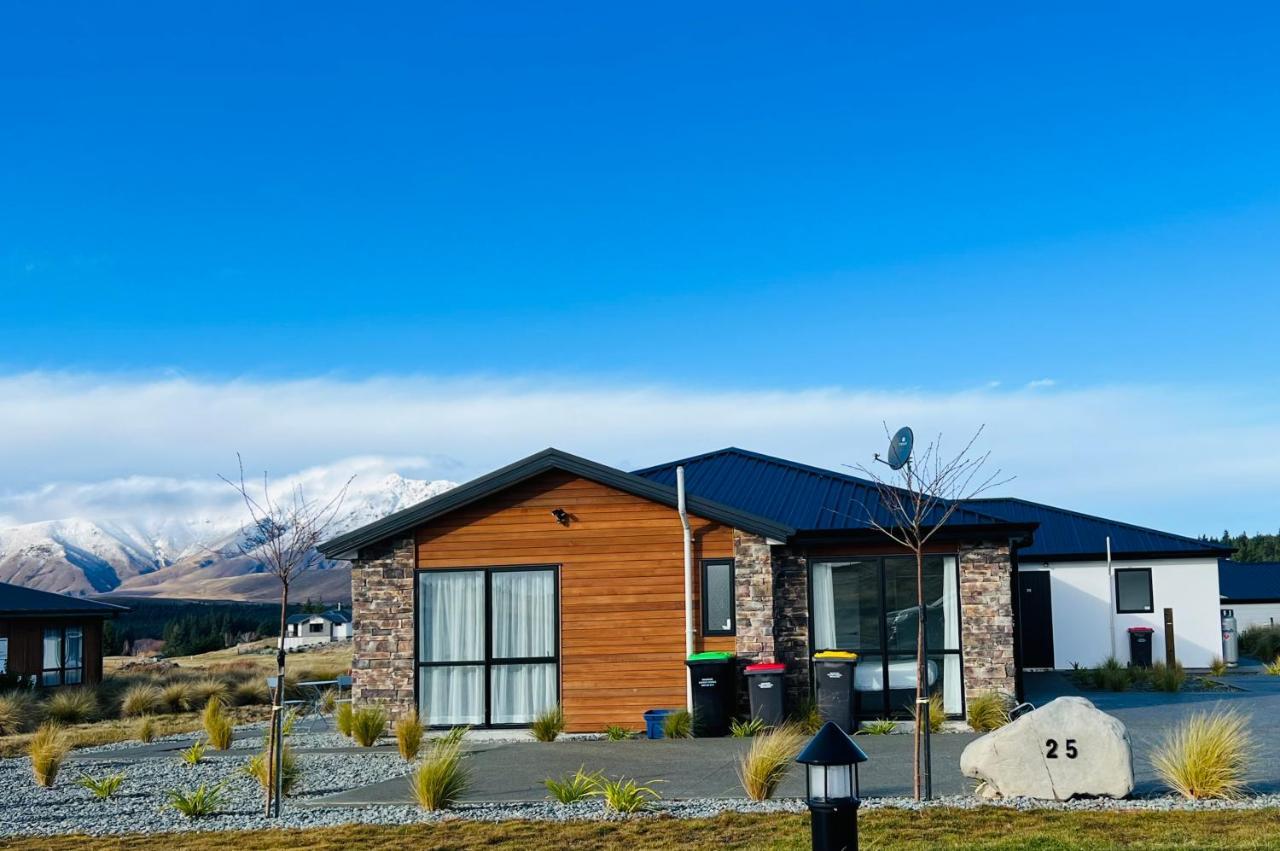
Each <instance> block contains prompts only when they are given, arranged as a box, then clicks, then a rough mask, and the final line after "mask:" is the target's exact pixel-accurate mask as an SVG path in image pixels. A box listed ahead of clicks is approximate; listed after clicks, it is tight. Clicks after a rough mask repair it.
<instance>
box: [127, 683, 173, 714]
mask: <svg viewBox="0 0 1280 851" xmlns="http://www.w3.org/2000/svg"><path fill="white" fill-rule="evenodd" d="M164 705H165V701H164V694H163V693H162V692H161V691H160V689H158V688H156V687H155V686H153V685H151V684H150V683H137V684H135V685H131V686H129V688H128V689H126V690H125V693H124V697H122V698H121V699H120V714H121V715H123V716H124V717H125V718H136V717H138V716H140V715H154V714H155V713H157V712H159V711H161V709H162V708H163V707H164Z"/></svg>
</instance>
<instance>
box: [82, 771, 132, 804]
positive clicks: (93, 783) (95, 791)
mask: <svg viewBox="0 0 1280 851" xmlns="http://www.w3.org/2000/svg"><path fill="white" fill-rule="evenodd" d="M76 785H77V786H79V787H81V788H82V789H88V790H89V794H91V795H93V797H95V798H99V799H101V800H104V801H105V800H106V799H108V798H110V797H111V796H112V795H114V794H115V793H116V792H119V791H120V787H121V786H123V785H124V772H123V771H118V772H116V773H115V774H106V775H103V776H102V777H94V776H93V775H91V774H81V775H80V778H79V779H78V780H76Z"/></svg>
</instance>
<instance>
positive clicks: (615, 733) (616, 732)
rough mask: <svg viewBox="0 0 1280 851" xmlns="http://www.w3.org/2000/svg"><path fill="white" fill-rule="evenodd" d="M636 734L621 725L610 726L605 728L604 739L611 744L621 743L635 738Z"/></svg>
mask: <svg viewBox="0 0 1280 851" xmlns="http://www.w3.org/2000/svg"><path fill="white" fill-rule="evenodd" d="M634 735H635V733H633V732H631V731H630V730H628V729H627V728H626V727H623V726H622V725H621V724H610V725H609V726H608V727H605V728H604V737H605V738H606V739H608V740H609V741H611V742H621V741H624V740H626V739H630V738H631V737H633V736H634Z"/></svg>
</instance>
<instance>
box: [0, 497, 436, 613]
mask: <svg viewBox="0 0 1280 851" xmlns="http://www.w3.org/2000/svg"><path fill="white" fill-rule="evenodd" d="M454 484H455V483H454V482H450V481H445V480H437V481H426V480H423V479H406V478H403V477H402V476H399V475H395V474H392V475H389V476H387V477H386V478H384V479H381V480H376V481H371V482H368V483H366V484H364V485H363V486H361V487H359V488H357V487H356V485H355V484H354V483H353V485H352V488H351V490H349V491H348V493H347V496H346V499H345V500H344V502H343V508H342V510H341V511H340V512H339V515H338V517H337V518H336V519H335V521H334V522H333V524H332V525H331V526H330V528H329V530H328V534H329V536H333V535H338V534H341V533H343V532H346V531H349V530H351V529H354V528H357V527H359V526H363V525H364V524H366V523H370V522H372V521H374V520H377V519H379V518H381V517H385V516H386V515H388V514H392V513H394V512H396V511H399V510H400V509H402V508H408V507H409V506H411V505H414V504H416V503H418V502H421V501H422V500H424V499H428V498H430V497H432V496H435V495H436V494H439V493H443V492H444V491H446V490H448V489H449V488H451V487H454ZM244 520H245V517H244V516H243V515H238V514H236V513H234V512H228V513H225V514H209V515H207V516H200V517H166V518H161V519H150V518H146V519H144V518H138V519H134V520H120V519H112V520H95V519H89V518H82V517H72V518H67V519H63V520H47V521H42V522H37V523H26V524H23V525H21V526H13V527H10V528H6V529H0V581H2V582H11V583H14V584H16V585H23V586H27V587H30V588H39V589H41V590H44V591H55V592H58V593H62V594H73V595H77V596H95V597H99V596H104V597H107V598H110V597H163V598H173V599H188V600H244V601H270V600H275V599H278V598H279V594H280V583H279V581H278V580H277V579H276V578H275V577H274V576H273V575H271V574H269V573H267V572H266V570H265V567H264V566H263V564H262V563H261V561H260V560H258V559H257V558H254V557H252V556H246V555H244V554H243V553H242V552H241V551H240V547H239V546H238V544H239V542H240V540H241V536H242V526H243V523H244ZM350 577H351V572H350V565H349V564H348V563H347V562H342V561H330V560H327V559H325V558H323V557H322V556H320V555H319V553H315V552H313V553H312V554H311V556H310V557H309V559H308V561H307V564H306V566H305V568H304V569H303V571H302V572H301V573H300V574H299V576H298V577H297V579H296V580H295V581H294V583H293V584H292V586H291V589H290V597H291V598H292V599H295V600H302V599H305V598H306V597H312V598H315V599H322V600H325V601H331V602H336V601H346V600H349V599H350V598H351V580H350Z"/></svg>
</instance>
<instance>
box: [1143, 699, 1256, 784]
mask: <svg viewBox="0 0 1280 851" xmlns="http://www.w3.org/2000/svg"><path fill="white" fill-rule="evenodd" d="M1251 758H1252V748H1251V746H1250V744H1249V731H1248V727H1247V725H1246V723H1245V718H1244V716H1242V715H1240V714H1239V713H1238V712H1236V711H1235V710H1227V711H1218V712H1214V713H1204V712H1197V713H1195V714H1194V715H1192V716H1191V717H1190V718H1188V719H1187V720H1185V721H1183V722H1182V723H1181V724H1179V725H1178V726H1177V727H1175V728H1174V729H1173V730H1171V731H1170V732H1169V734H1168V735H1167V736H1166V737H1165V738H1164V740H1163V741H1162V742H1161V743H1160V744H1159V745H1158V746H1157V747H1156V750H1155V754H1154V755H1153V756H1152V758H1151V765H1152V767H1153V768H1155V771H1156V774H1157V775H1159V777H1160V779H1161V780H1163V781H1164V782H1165V784H1166V785H1167V786H1168V787H1169V788H1170V789H1172V790H1173V791H1175V792H1177V793H1178V794H1179V795H1182V796H1183V797H1184V798H1192V799H1200V798H1238V797H1239V796H1240V795H1241V793H1243V792H1244V790H1245V776H1246V773H1247V771H1248V767H1249V762H1250V760H1251Z"/></svg>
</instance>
